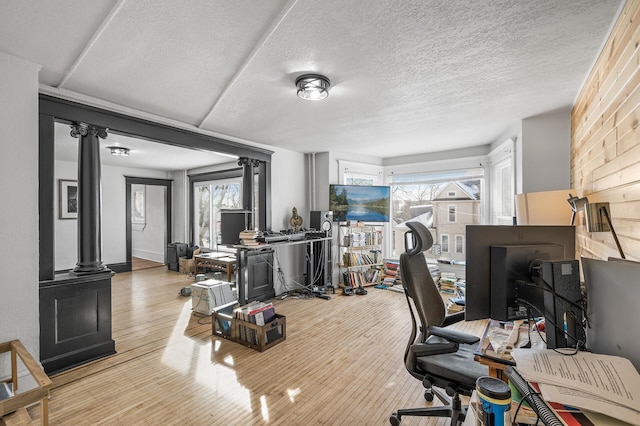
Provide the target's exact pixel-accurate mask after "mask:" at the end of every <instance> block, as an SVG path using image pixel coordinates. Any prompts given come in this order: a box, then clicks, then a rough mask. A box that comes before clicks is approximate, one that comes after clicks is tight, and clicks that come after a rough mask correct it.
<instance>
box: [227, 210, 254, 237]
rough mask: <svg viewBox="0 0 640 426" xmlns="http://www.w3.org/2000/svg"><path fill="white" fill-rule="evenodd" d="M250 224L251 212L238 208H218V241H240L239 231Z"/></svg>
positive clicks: (247, 227)
mask: <svg viewBox="0 0 640 426" xmlns="http://www.w3.org/2000/svg"><path fill="white" fill-rule="evenodd" d="M250 226H251V212H250V211H248V210H240V209H223V210H220V243H221V244H225V245H233V244H239V243H240V232H242V231H244V230H247V229H249V228H250Z"/></svg>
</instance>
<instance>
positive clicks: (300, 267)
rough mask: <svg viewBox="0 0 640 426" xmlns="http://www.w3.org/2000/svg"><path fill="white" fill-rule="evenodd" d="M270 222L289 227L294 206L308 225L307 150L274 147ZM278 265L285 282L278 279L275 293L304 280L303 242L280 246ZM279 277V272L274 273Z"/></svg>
mask: <svg viewBox="0 0 640 426" xmlns="http://www.w3.org/2000/svg"><path fill="white" fill-rule="evenodd" d="M271 161H272V162H271V225H272V229H273V230H274V231H280V230H282V229H289V228H291V225H290V224H289V219H290V218H291V210H292V208H293V207H296V208H297V209H298V214H299V215H300V216H301V217H302V218H303V221H304V222H303V223H302V227H303V228H307V227H308V226H309V208H308V202H307V187H306V186H305V174H306V168H305V158H304V154H301V153H299V152H293V151H288V150H284V149H277V148H276V149H275V150H274V153H273V155H272V157H271ZM277 250H278V253H277V259H278V260H279V261H280V263H279V264H278V265H276V268H277V267H280V268H281V269H282V272H283V274H284V277H285V282H286V286H285V285H283V283H281V282H279V281H277V280H276V281H275V284H274V287H275V292H276V294H280V293H283V292H285V291H286V290H291V289H295V288H296V287H295V284H293V283H294V282H299V283H303V281H302V280H303V278H302V277H303V275H302V274H303V273H304V272H305V263H304V262H305V248H304V244H300V245H294V246H289V247H281V248H278V249H277ZM275 278H277V274H276V275H275Z"/></svg>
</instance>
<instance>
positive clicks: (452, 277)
mask: <svg viewBox="0 0 640 426" xmlns="http://www.w3.org/2000/svg"><path fill="white" fill-rule="evenodd" d="M457 281H458V278H456V274H455V273H454V272H442V273H440V279H439V280H438V288H439V289H440V293H443V294H451V295H454V294H456V293H457V291H458V288H457V286H456V282H457Z"/></svg>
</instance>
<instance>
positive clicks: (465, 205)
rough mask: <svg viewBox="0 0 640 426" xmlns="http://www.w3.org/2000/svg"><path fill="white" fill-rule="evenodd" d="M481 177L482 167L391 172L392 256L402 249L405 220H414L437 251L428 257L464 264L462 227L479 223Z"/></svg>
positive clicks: (405, 228) (482, 174) (463, 229)
mask: <svg viewBox="0 0 640 426" xmlns="http://www.w3.org/2000/svg"><path fill="white" fill-rule="evenodd" d="M483 180H484V170H483V169H482V168H473V169H465V170H449V171H441V172H430V173H417V174H405V175H399V174H394V175H392V176H391V182H390V186H391V197H392V207H391V209H392V212H391V215H392V224H391V225H392V233H393V236H392V241H393V247H392V256H393V257H398V256H400V253H402V251H403V250H404V240H403V238H404V233H405V232H406V231H407V229H408V228H407V227H406V225H405V223H406V222H408V221H418V222H421V223H423V224H424V225H425V226H426V227H427V228H428V229H429V230H430V231H431V233H432V235H433V241H434V243H435V244H436V245H437V249H438V251H439V253H436V252H428V253H427V257H428V258H429V256H430V258H431V259H432V260H435V259H436V258H437V259H441V260H442V259H446V260H448V261H450V262H453V263H455V262H458V263H464V261H465V253H464V251H465V250H464V244H465V235H466V226H467V225H469V224H479V223H480V211H481V208H480V204H481V202H482V197H481V195H482V194H481V188H482V185H483ZM450 238H454V240H453V241H451V240H450Z"/></svg>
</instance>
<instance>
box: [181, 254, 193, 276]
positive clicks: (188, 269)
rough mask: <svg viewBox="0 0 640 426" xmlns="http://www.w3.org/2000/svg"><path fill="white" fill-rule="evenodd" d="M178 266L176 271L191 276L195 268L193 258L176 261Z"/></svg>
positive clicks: (182, 258)
mask: <svg viewBox="0 0 640 426" xmlns="http://www.w3.org/2000/svg"><path fill="white" fill-rule="evenodd" d="M178 264H179V266H178V270H179V271H180V273H181V274H193V272H194V271H193V268H194V266H195V265H194V263H193V258H191V259H187V258H186V257H181V258H179V259H178Z"/></svg>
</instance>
